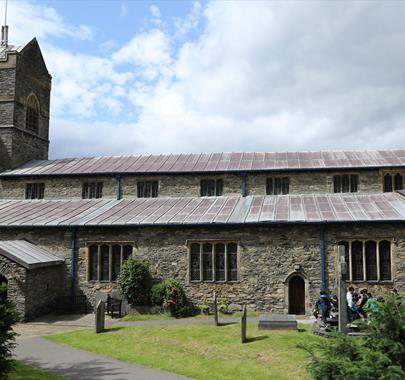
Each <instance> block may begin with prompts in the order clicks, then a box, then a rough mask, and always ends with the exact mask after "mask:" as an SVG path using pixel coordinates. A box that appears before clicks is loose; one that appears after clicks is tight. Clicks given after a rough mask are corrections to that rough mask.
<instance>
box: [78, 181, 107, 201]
mask: <svg viewBox="0 0 405 380" xmlns="http://www.w3.org/2000/svg"><path fill="white" fill-rule="evenodd" d="M102 197H103V182H84V183H83V186H82V198H83V199H92V198H102Z"/></svg>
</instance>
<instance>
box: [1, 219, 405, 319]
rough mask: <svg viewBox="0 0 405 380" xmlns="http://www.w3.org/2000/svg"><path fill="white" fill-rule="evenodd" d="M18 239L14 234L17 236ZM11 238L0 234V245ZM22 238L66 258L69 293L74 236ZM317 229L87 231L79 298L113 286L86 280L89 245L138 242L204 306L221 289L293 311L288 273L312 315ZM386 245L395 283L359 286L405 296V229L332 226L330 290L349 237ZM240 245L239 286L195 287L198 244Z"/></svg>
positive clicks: (157, 270) (138, 248) (261, 306)
mask: <svg viewBox="0 0 405 380" xmlns="http://www.w3.org/2000/svg"><path fill="white" fill-rule="evenodd" d="M14 235H16V234H15V233H14ZM7 236H10V235H7V233H6V234H4V233H0V239H3V238H5V237H7ZM17 236H18V237H19V238H22V237H24V236H25V237H27V238H30V239H31V240H32V241H34V242H35V243H37V244H39V245H41V246H43V247H44V248H47V249H49V250H50V251H51V252H53V253H55V254H57V255H59V256H60V257H63V258H65V259H66V262H67V265H66V267H65V275H64V276H65V277H64V278H65V280H64V285H65V294H68V289H69V286H70V282H69V277H68V272H69V266H70V248H69V247H70V246H69V236H70V235H69V233H68V231H64V232H62V231H58V230H40V229H38V230H35V231H34V230H32V231H29V232H24V231H18V233H17ZM319 236H320V235H319V226H316V225H282V226H281V225H279V226H276V225H274V226H233V227H221V226H211V227H204V228H193V227H188V228H178V227H167V228H160V227H159V228H158V227H156V228H152V227H149V228H119V229H118V228H115V229H106V228H104V229H85V230H79V231H78V232H77V237H78V247H79V251H78V279H77V285H78V292H79V293H84V294H85V295H86V296H87V297H88V299H89V301H90V303H92V304H93V303H94V299H95V293H96V292H97V291H110V290H111V289H113V288H114V287H115V286H116V284H115V283H114V282H112V283H111V282H108V281H107V282H98V281H91V282H89V281H88V280H87V269H88V268H87V265H88V261H87V249H86V247H87V245H88V244H89V243H108V242H117V243H123V242H133V244H134V246H135V255H136V256H137V257H140V258H144V259H146V260H148V261H149V263H150V269H151V272H152V274H153V276H154V277H156V278H161V279H164V278H175V279H177V280H179V281H180V282H181V283H182V285H183V286H184V289H185V291H186V293H187V296H188V297H189V299H190V300H191V301H192V302H193V303H195V304H199V303H201V301H202V300H203V298H204V297H210V296H211V294H212V291H213V290H214V289H215V290H217V292H218V294H219V295H220V296H226V297H228V298H229V299H230V300H231V302H232V303H234V304H239V305H242V304H244V303H246V304H247V305H248V306H249V307H251V308H254V309H258V310H266V311H273V312H287V311H288V297H287V289H288V286H287V285H288V284H287V283H285V281H286V279H287V278H288V276H289V275H291V274H293V273H298V274H299V275H301V276H302V277H303V278H304V279H305V281H306V285H307V289H308V293H307V295H306V303H305V304H306V311H307V313H310V311H311V308H312V306H313V302H315V300H316V299H317V297H318V295H319V290H320V287H321V264H320V253H319V252H320V250H319ZM373 238H374V239H377V238H378V239H387V240H390V241H392V273H393V281H388V282H380V283H375V282H373V283H366V284H365V283H354V285H355V287H356V288H362V287H364V286H367V287H369V288H373V287H374V288H383V289H391V288H392V287H396V288H397V289H398V290H405V226H404V225H400V224H398V225H389V224H386V225H384V224H381V225H360V224H358V225H356V224H347V225H328V226H327V227H326V231H325V239H326V278H327V284H326V285H327V287H328V288H329V289H330V290H331V291H332V292H335V291H336V288H335V267H334V262H335V247H336V245H337V243H338V241H340V240H344V239H373ZM207 239H208V240H212V241H223V240H226V241H235V242H238V243H239V280H238V281H237V282H229V283H208V282H190V281H189V277H188V276H189V275H188V260H189V256H188V246H187V244H188V243H189V242H190V241H191V240H192V241H203V240H207Z"/></svg>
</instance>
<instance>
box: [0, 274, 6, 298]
mask: <svg viewBox="0 0 405 380" xmlns="http://www.w3.org/2000/svg"><path fill="white" fill-rule="evenodd" d="M3 284H4V285H6V286H7V278H5V277H4V276H2V275H1V274H0V286H1V285H3ZM6 299H7V288H6V289H5V290H3V289H2V287H0V301H3V300H6Z"/></svg>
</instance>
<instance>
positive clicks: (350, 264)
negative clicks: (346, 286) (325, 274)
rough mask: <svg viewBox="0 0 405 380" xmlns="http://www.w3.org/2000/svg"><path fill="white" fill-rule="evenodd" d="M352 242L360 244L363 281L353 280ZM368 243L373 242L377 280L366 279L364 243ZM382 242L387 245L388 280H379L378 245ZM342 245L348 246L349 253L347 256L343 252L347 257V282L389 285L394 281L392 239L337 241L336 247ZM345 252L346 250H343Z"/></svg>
mask: <svg viewBox="0 0 405 380" xmlns="http://www.w3.org/2000/svg"><path fill="white" fill-rule="evenodd" d="M354 242H360V243H362V272H363V279H361V280H357V279H356V280H355V279H353V261H352V245H353V243H354ZM368 242H373V243H375V248H376V251H375V258H376V263H375V265H376V267H377V268H376V270H377V279H375V280H370V279H368V278H367V250H366V243H368ZM382 242H387V243H388V244H389V264H390V278H389V279H382V278H381V272H382V270H381V262H380V261H381V259H380V258H381V256H380V244H381V243H382ZM343 243H348V245H349V252H348V255H347V253H346V252H345V256H346V255H347V257H348V262H347V264H348V265H347V266H348V281H349V282H354V283H362V282H367V283H390V282H393V281H394V267H393V254H394V244H393V239H389V238H375V239H370V238H367V239H364V238H360V239H356V238H353V239H340V240H338V243H337V244H338V245H344V244H343ZM345 251H346V250H345Z"/></svg>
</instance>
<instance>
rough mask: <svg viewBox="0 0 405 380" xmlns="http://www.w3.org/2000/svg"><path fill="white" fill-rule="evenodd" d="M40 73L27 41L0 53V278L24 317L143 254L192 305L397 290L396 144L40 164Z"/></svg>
mask: <svg viewBox="0 0 405 380" xmlns="http://www.w3.org/2000/svg"><path fill="white" fill-rule="evenodd" d="M50 91H51V75H50V74H49V72H48V70H47V68H46V64H45V61H44V59H43V56H42V54H41V50H40V48H39V45H38V43H37V41H36V39H33V40H32V41H31V42H30V43H28V44H27V45H26V46H24V47H16V46H10V45H7V44H6V43H3V45H2V46H1V47H0V282H7V283H8V295H7V296H8V297H10V298H11V299H13V301H15V302H16V304H17V306H18V310H19V311H20V313H21V315H22V316H23V318H24V319H31V318H33V317H35V316H37V315H39V314H42V313H45V312H47V311H50V310H52V308H53V307H54V305H55V301H56V299H57V298H58V297H61V296H68V295H72V294H75V295H85V296H86V297H87V301H88V303H89V306H90V305H94V300H95V293H96V292H98V291H106V292H107V291H110V290H111V289H113V288H114V287H115V286H116V279H117V275H118V273H119V272H120V268H121V265H122V263H123V262H124V261H125V260H126V259H127V258H128V257H130V256H132V255H133V256H136V257H139V258H144V259H146V260H147V261H148V262H149V264H150V270H151V273H152V274H153V275H154V276H155V277H156V278H162V279H164V278H175V279H177V280H178V281H180V282H181V284H182V285H183V287H184V289H185V291H186V294H187V296H188V298H189V300H190V301H191V302H194V303H196V304H198V303H201V301H202V299H203V298H205V297H210V296H211V294H212V291H213V290H214V289H215V290H216V291H217V292H218V293H219V294H220V295H221V296H225V297H227V298H228V299H229V300H230V301H231V302H232V303H234V304H238V305H241V304H247V305H248V306H249V307H251V308H255V309H258V310H266V311H273V312H282V313H293V314H304V313H309V312H310V311H311V307H312V304H313V302H314V300H316V298H317V296H318V292H319V290H320V289H321V288H326V289H329V290H330V291H332V292H333V291H335V290H336V289H335V269H336V254H335V252H336V247H337V246H338V245H344V246H345V247H346V250H345V252H346V261H347V263H348V267H349V272H350V273H349V282H350V283H352V284H354V286H355V287H357V288H360V287H367V288H382V289H391V288H393V287H395V288H397V289H398V290H403V289H404V285H405V224H404V221H405V192H403V190H402V189H403V181H404V179H405V178H404V176H405V150H379V151H334V152H330V151H319V152H285V153H261V152H258V153H203V154H170V155H133V156H114V157H91V158H67V159H58V160H48V145H49V140H48V135H49V100H50Z"/></svg>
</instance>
